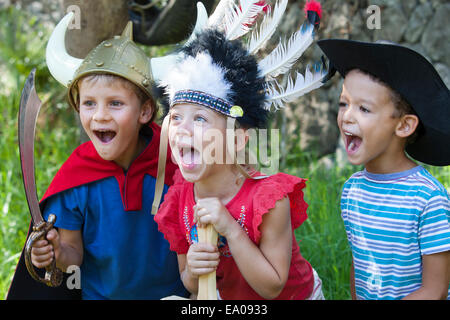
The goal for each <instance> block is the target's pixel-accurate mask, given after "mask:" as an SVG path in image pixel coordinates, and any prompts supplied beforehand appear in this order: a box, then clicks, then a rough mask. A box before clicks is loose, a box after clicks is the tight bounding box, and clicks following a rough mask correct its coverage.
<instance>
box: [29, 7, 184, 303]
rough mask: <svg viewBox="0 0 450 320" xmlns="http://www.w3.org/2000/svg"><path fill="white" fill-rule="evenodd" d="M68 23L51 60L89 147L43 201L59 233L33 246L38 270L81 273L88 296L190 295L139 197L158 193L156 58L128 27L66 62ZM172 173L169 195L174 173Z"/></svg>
mask: <svg viewBox="0 0 450 320" xmlns="http://www.w3.org/2000/svg"><path fill="white" fill-rule="evenodd" d="M70 18H71V16H70V14H69V15H67V16H66V17H65V18H64V19H63V20H62V21H61V22H60V23H59V25H58V26H57V27H56V28H55V31H54V32H53V34H52V37H51V38H50V41H49V44H48V47H47V63H48V66H49V69H50V71H51V73H52V75H53V76H54V77H55V78H56V79H57V80H58V81H60V82H62V83H63V84H65V85H67V86H68V96H69V103H70V104H71V105H72V107H74V108H75V110H76V111H77V112H78V113H79V116H80V120H81V124H82V126H83V129H84V130H85V131H86V133H87V135H88V136H89V138H90V141H88V142H86V143H84V144H82V145H80V146H79V147H78V148H77V149H76V150H75V151H74V152H73V153H72V155H71V156H70V157H69V158H68V160H67V161H66V162H65V163H64V164H63V166H62V167H61V168H60V170H59V171H58V173H57V174H56V176H55V177H54V180H53V181H52V183H51V185H50V187H49V188H48V190H47V192H46V193H45V195H44V197H43V200H42V201H41V208H43V214H44V218H45V219H47V218H48V215H49V214H50V213H52V214H55V215H56V216H57V222H56V223H55V226H56V228H57V229H52V230H51V231H50V232H49V233H48V234H47V237H46V239H44V240H40V241H38V242H36V244H35V246H34V247H33V249H32V261H33V264H34V265H35V266H36V267H38V268H43V267H45V266H47V265H49V264H50V263H51V261H52V260H53V259H56V264H57V267H59V268H60V269H62V270H63V271H66V270H67V268H68V267H69V266H72V265H76V266H80V270H81V290H82V298H83V299H160V298H162V297H165V296H169V295H179V296H185V295H186V290H185V289H184V287H183V284H182V282H181V281H180V278H179V273H178V265H177V257H176V255H175V254H174V253H173V252H170V250H169V244H168V242H167V241H166V240H165V239H164V237H163V235H162V234H161V233H159V232H158V228H157V225H156V223H155V222H154V220H153V215H152V214H151V205H152V202H153V198H152V197H151V196H150V197H149V196H143V190H146V191H147V194H148V195H152V194H153V193H154V189H155V181H156V179H155V177H156V171H157V166H158V164H157V163H158V148H159V137H160V127H159V126H158V125H157V124H155V123H154V122H152V121H153V119H154V118H155V116H156V114H157V106H156V104H155V101H154V99H153V95H152V83H153V79H152V73H151V66H150V60H149V58H148V57H147V56H146V55H145V53H144V52H143V51H142V50H141V49H139V48H138V47H137V46H136V44H135V43H134V42H133V41H132V26H131V23H129V24H128V25H127V27H126V28H125V30H124V32H123V34H122V35H121V36H116V37H114V38H113V39H109V40H106V41H104V42H102V43H101V44H99V45H98V46H97V47H96V48H94V49H93V50H92V51H91V52H90V53H89V54H88V55H87V57H86V58H85V59H84V60H81V59H76V58H73V57H70V56H69V55H68V54H67V53H66V51H65V49H64V46H63V45H61V43H64V35H65V31H66V28H67V25H68V23H69V21H70ZM58 46H59V48H62V49H58ZM59 62H66V63H67V64H69V65H71V64H72V65H76V68H74V69H75V70H76V71H75V70H70V69H68V68H67V65H66V68H64V66H61V65H59V64H58V63H59ZM73 72H74V73H73ZM72 74H73V75H72ZM169 158H170V157H169ZM166 168H167V169H166V176H167V177H168V179H166V180H165V181H164V183H165V185H164V192H165V191H167V188H168V187H167V186H168V185H170V184H171V183H172V179H171V177H172V175H173V172H174V169H175V167H174V165H173V164H172V163H171V162H168V163H167V167H166ZM152 190H153V191H152ZM63 286H64V284H63ZM52 290H53V289H52ZM40 298H44V297H40Z"/></svg>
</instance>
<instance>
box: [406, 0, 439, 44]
mask: <svg viewBox="0 0 450 320" xmlns="http://www.w3.org/2000/svg"><path fill="white" fill-rule="evenodd" d="M432 15H433V7H432V5H431V4H430V3H429V2H425V3H423V4H421V5H419V6H418V7H417V8H416V9H415V10H414V11H413V13H412V15H411V18H410V19H409V23H408V27H407V29H406V31H405V40H406V41H408V42H411V43H415V42H417V41H418V40H419V39H420V37H421V35H422V33H423V30H424V29H425V27H426V25H427V22H428V21H429V19H430V17H431V16H432Z"/></svg>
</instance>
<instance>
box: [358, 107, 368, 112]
mask: <svg viewBox="0 0 450 320" xmlns="http://www.w3.org/2000/svg"><path fill="white" fill-rule="evenodd" d="M359 110H361V111H362V112H364V113H369V112H370V110H369V109H367V108H366V107H364V106H360V107H359Z"/></svg>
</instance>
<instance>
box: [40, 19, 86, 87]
mask: <svg viewBox="0 0 450 320" xmlns="http://www.w3.org/2000/svg"><path fill="white" fill-rule="evenodd" d="M73 15H74V13H73V12H69V13H68V14H66V16H65V17H64V18H63V19H62V20H61V21H60V22H59V23H58V24H57V26H56V27H55V29H54V30H53V32H52V35H51V36H50V39H49V40H48V43H47V50H46V60H47V66H48V69H49V70H50V73H51V74H52V76H53V77H54V78H55V79H56V80H57V81H58V82H59V83H61V84H62V85H64V86H66V87H67V86H68V84H69V82H70V81H71V80H72V79H73V75H74V74H75V71H76V70H77V69H78V67H79V66H80V65H81V63H82V62H83V59H78V58H75V57H72V56H71V55H69V54H68V53H67V51H66V45H65V38H66V30H67V27H68V25H69V23H70V21H71V20H72V17H73Z"/></svg>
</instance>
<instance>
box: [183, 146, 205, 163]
mask: <svg viewBox="0 0 450 320" xmlns="http://www.w3.org/2000/svg"><path fill="white" fill-rule="evenodd" d="M178 152H179V154H180V160H181V165H182V166H183V167H184V168H186V169H194V168H195V166H196V165H198V164H200V163H201V161H200V160H201V157H200V152H198V151H197V150H196V149H195V148H194V147H190V146H184V147H179V148H178Z"/></svg>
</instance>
